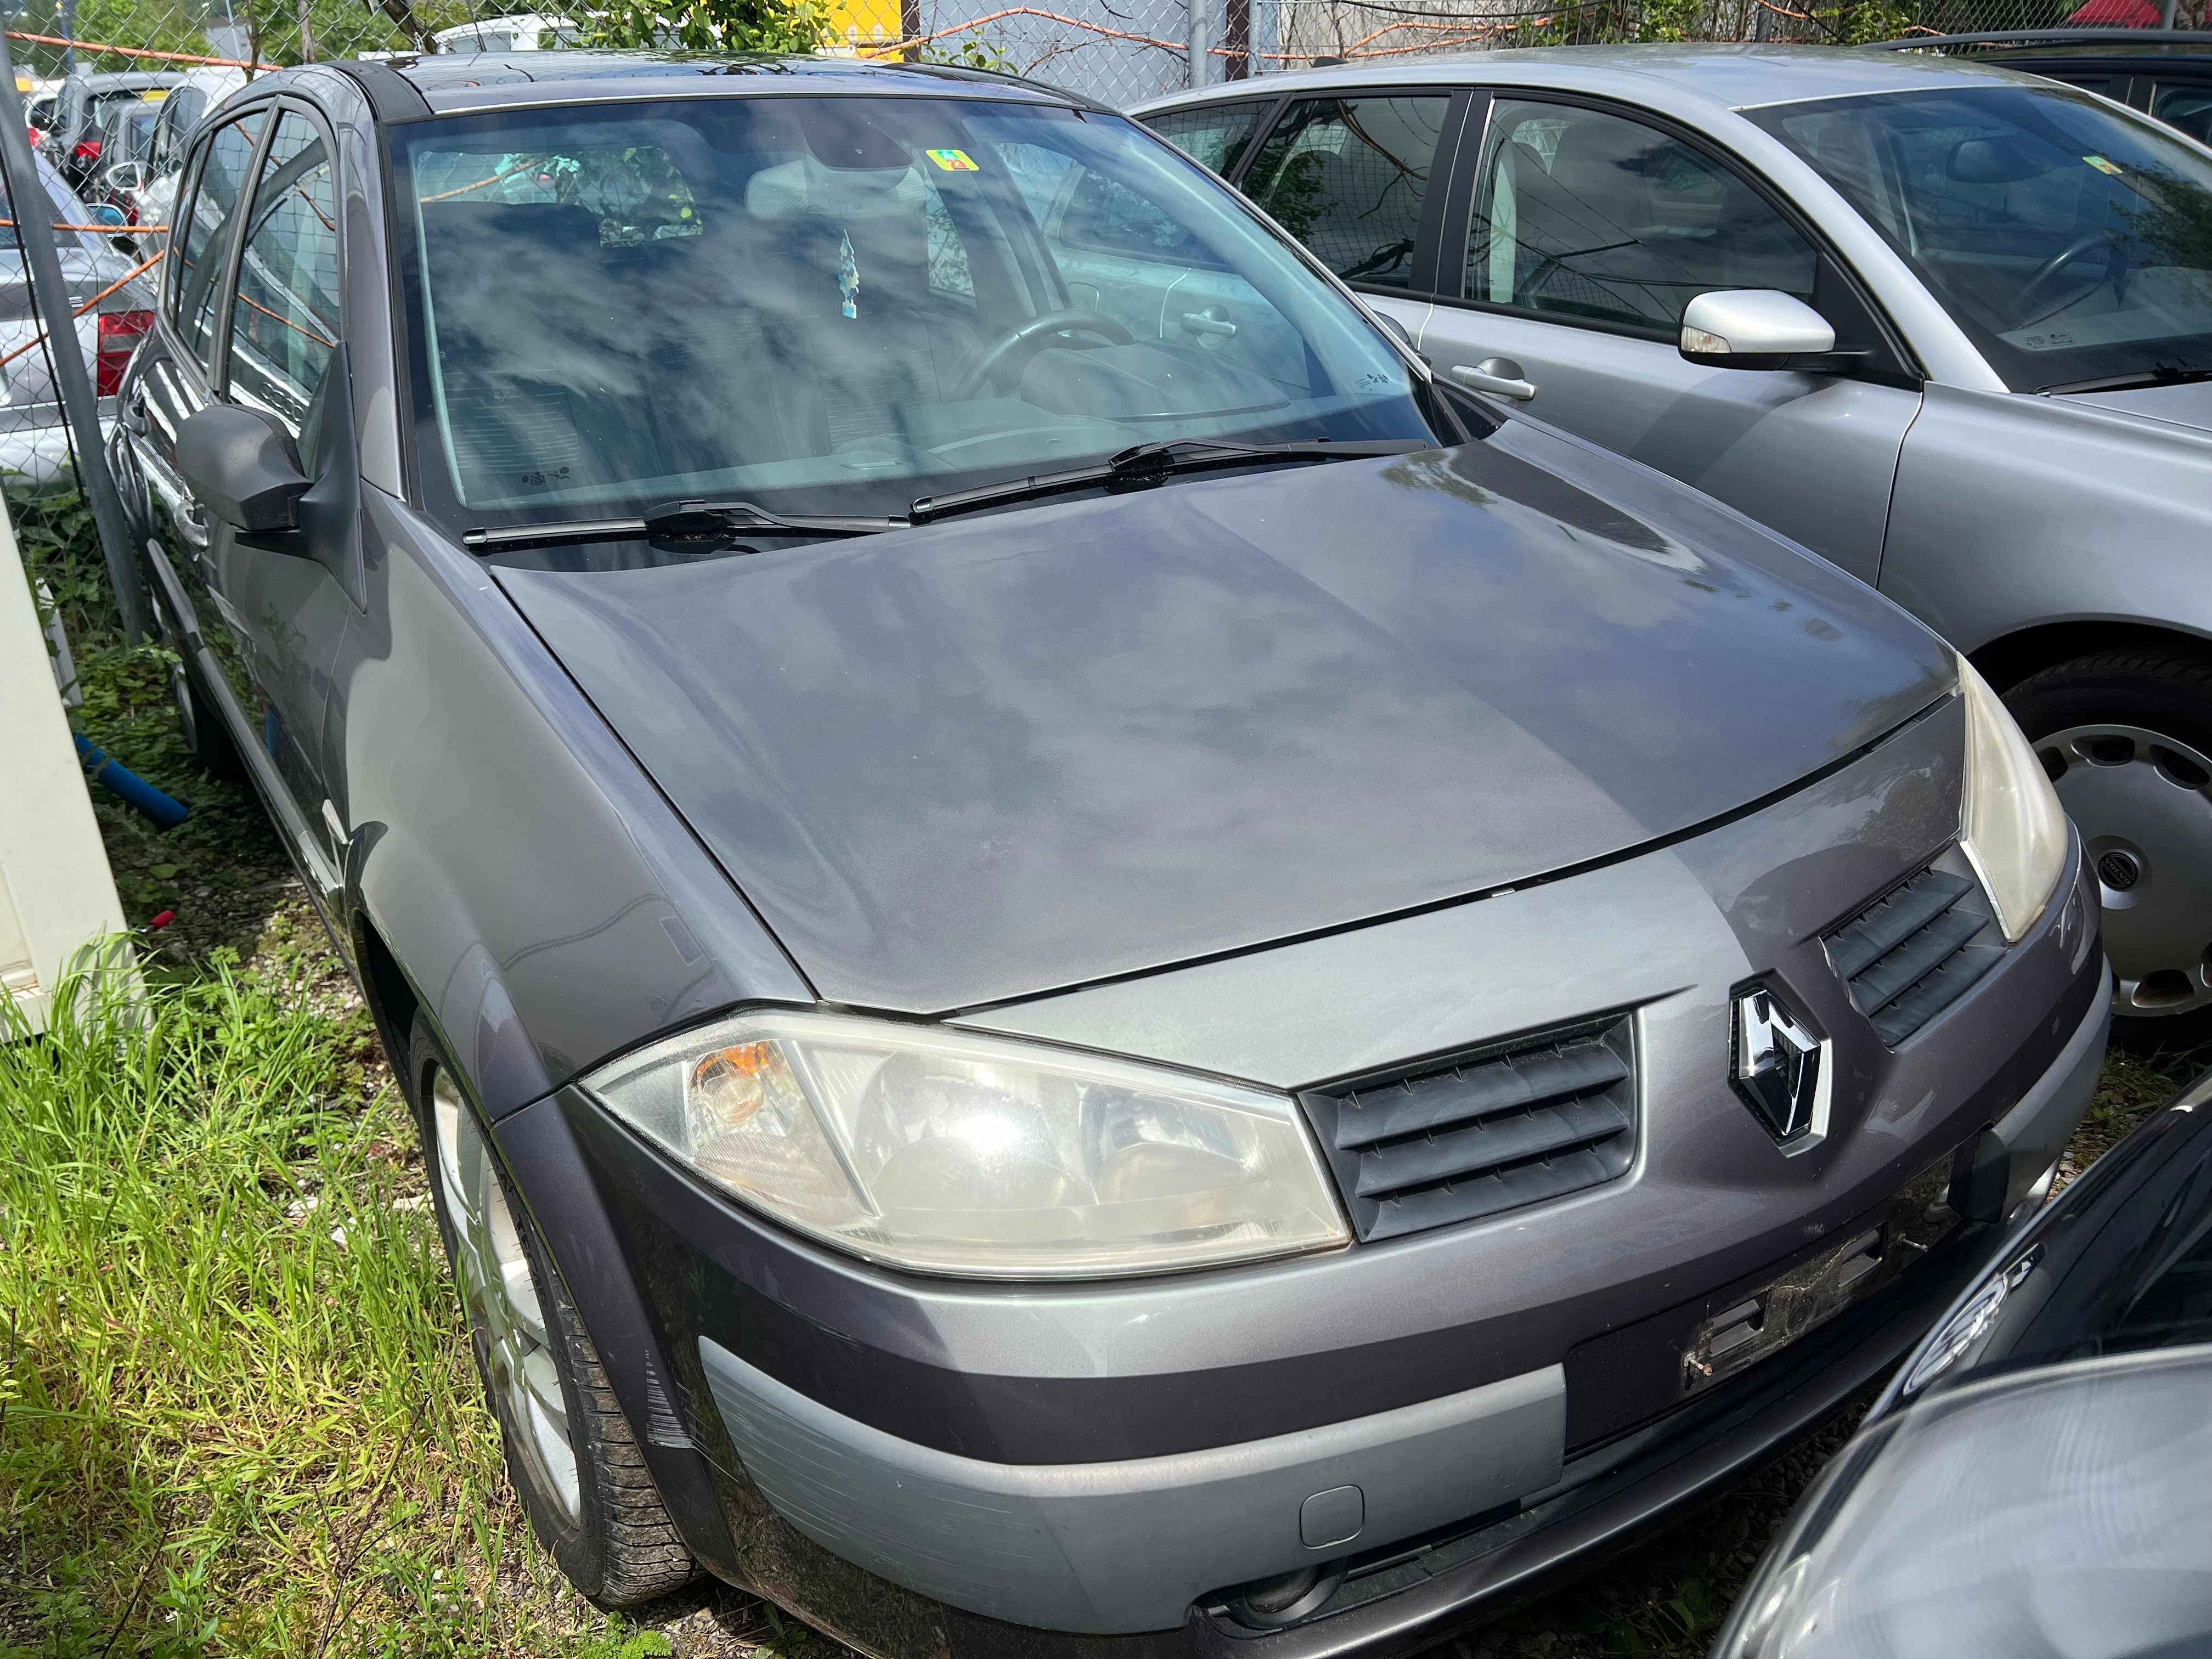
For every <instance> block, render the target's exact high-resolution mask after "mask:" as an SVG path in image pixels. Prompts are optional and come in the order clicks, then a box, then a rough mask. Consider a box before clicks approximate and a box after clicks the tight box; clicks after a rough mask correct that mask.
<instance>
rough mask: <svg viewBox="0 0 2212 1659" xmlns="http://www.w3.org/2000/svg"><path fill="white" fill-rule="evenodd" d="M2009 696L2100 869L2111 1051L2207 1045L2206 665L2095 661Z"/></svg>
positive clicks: (2162, 655) (2211, 816)
mask: <svg viewBox="0 0 2212 1659" xmlns="http://www.w3.org/2000/svg"><path fill="white" fill-rule="evenodd" d="M2004 700H2005V706H2006V707H2007V708H2009V709H2011V711H2012V714H2013V718H2014V719H2015V720H2018V721H2019V722H2020V726H2021V731H2022V732H2025V733H2027V739H2028V741H2029V743H2030V744H2033V746H2034V749H2035V752H2036V754H2037V756H2038V757H2039V758H2040V759H2041V760H2042V762H2043V769H2044V770H2045V772H2047V773H2049V774H2050V775H2051V784H2052V787H2055V788H2056V789H2057V792H2058V799H2059V800H2060V802H2061V803H2063V805H2064V806H2065V808H2066V811H2067V813H2068V815H2069V817H2072V818H2073V820H2074V823H2075V828H2076V829H2079V830H2080V831H2081V844H2082V850H2083V853H2084V854H2085V856H2086V857H2087V859H2088V861H2089V865H2090V867H2091V868H2092V869H2093V870H2094V871H2095V872H2097V880H2098V884H2099V886H2100V891H2101V896H2102V897H2103V900H2104V907H2105V954H2106V956H2107V957H2110V958H2111V961H2112V975H2113V978H2114V979H2115V980H2116V981H2117V982H2118V989H2117V990H2116V992H2115V993H2114V999H2115V1000H2114V1002H2113V1006H2112V1012H2113V1016H2114V1018H2113V1023H2112V1038H2113V1041H2115V1042H2118V1043H2121V1044H2123V1045H2124V1046H2126V1047H2128V1048H2136V1049H2139V1050H2140V1049H2151V1048H2193V1047H2195V1046H2196V1045H2197V1044H2198V1043H2200V1042H2206V1041H2207V1040H2212V660H2205V659H2199V658H2196V657H2192V656H2186V655H2183V654H2181V653H2175V652H2169V651H2158V650H2121V651H2101V652H2098V653H2094V654H2093V655H2090V656H2086V657H2077V658H2075V659H2074V660H2073V661H2071V662H2064V663H2060V664H2058V665H2057V666H2056V667H2052V668H2046V669H2045V670H2044V671H2042V672H2041V673H2039V674H2035V675H2032V676H2030V677H2029V678H2027V679H2025V680H2022V681H2021V683H2020V684H2018V685H2015V686H2014V687H2013V688H2012V690H2009V691H2008V692H2006V693H2005V699H2004Z"/></svg>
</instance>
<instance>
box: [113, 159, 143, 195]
mask: <svg viewBox="0 0 2212 1659" xmlns="http://www.w3.org/2000/svg"><path fill="white" fill-rule="evenodd" d="M145 184H146V169H145V168H144V167H143V166H142V165H140V164H139V163H138V162H137V161H118V162H117V163H116V164H115V165H114V166H113V167H110V168H108V170H107V187H108V189H110V190H112V191H124V192H128V191H134V190H142V189H143V188H144V187H145Z"/></svg>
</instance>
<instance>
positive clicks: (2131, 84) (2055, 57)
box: [1881, 29, 2212, 144]
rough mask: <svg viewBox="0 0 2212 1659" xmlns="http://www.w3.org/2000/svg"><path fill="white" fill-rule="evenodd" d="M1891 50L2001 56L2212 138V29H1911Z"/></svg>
mask: <svg viewBox="0 0 2212 1659" xmlns="http://www.w3.org/2000/svg"><path fill="white" fill-rule="evenodd" d="M1881 44H1882V45H1883V46H1886V47H1887V48H1888V49H1889V50H1890V51H1893V52H1926V53H1937V54H1941V55H1942V56H1943V57H1946V58H1971V59H1972V61H1973V62H1975V63H1978V64H2005V65H2007V66H2008V67H2010V68H2013V69H2018V70H2027V71H2028V72H2030V73H2031V74H2034V75H2043V76H2049V77H2050V78H2051V79H2052V80H2054V81H2063V82H2065V83H2066V84H2067V85H2069V86H2072V87H2079V88H2081V89H2082V91H2084V92H2094V93H2100V94H2103V95H2104V96H2105V97H2107V98H2110V99H2113V100H2116V101H2118V102H2119V103H2123V104H2127V105H2130V106H2133V107H2135V108H2136V109H2139V110H2142V111H2143V112H2145V113H2146V114H2148V115H2150V116H2153V117H2154V118H2156V119H2158V120H2160V121H2163V122H2165V123H2166V125H2168V126H2170V127H2172V129H2173V130H2174V131H2177V132H2179V133H2183V134H2185V135H2186V136H2187V137H2191V138H2194V139H2195V140H2196V141H2197V143H2200V144H2212V33H2207V32H2204V31H2201V30H2200V31H2197V32H2193V33H2192V32H2188V31H2180V30H2175V31H2167V30H2158V31H2151V30H2147V29H2041V30H2036V29H2019V30H2003V29H2001V30H1998V31H1997V32H1996V33H1992V34H1942V35H1936V36H1933V37H1930V36H1927V35H1920V36H1907V37H1906V38H1905V39H1904V40H1885V41H1883V42H1882V43H1881Z"/></svg>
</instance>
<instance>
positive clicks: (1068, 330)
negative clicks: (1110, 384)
mask: <svg viewBox="0 0 2212 1659" xmlns="http://www.w3.org/2000/svg"><path fill="white" fill-rule="evenodd" d="M1054 334H1096V335H1097V336H1098V337H1100V338H1101V339H1103V340H1108V341H1110V342H1111V343H1114V344H1115V345H1117V346H1124V345H1127V344H1129V343H1131V342H1132V341H1133V340H1134V339H1135V338H1136V336H1135V335H1133V334H1132V333H1130V332H1129V331H1128V330H1127V329H1126V328H1124V327H1122V326H1121V324H1119V323H1117V322H1115V320H1114V319H1112V318H1111V317H1102V316H1100V315H1099V314H1098V313H1097V312H1095V311H1048V312H1046V313H1044V314H1043V315H1042V317H1032V318H1030V319H1029V321H1027V322H1025V323H1022V324H1019V325H1017V326H1015V327H1013V328H1010V329H1008V330H1007V331H1006V332H1005V333H1003V334H1001V335H1000V336H999V337H998V338H997V339H995V340H994V341H992V342H991V343H990V344H988V345H987V346H985V347H984V348H983V349H982V352H981V355H980V356H977V358H976V359H975V362H972V363H970V364H969V366H968V372H967V373H966V374H963V375H962V376H961V377H960V384H959V385H957V386H955V387H953V389H952V394H951V401H952V402H954V403H958V402H959V401H960V400H961V399H962V398H972V397H974V396H975V393H976V392H978V391H979V390H980V389H981V387H982V386H983V384H984V383H985V382H986V381H987V380H990V379H991V378H992V377H993V376H994V375H995V374H997V373H998V372H999V366H1000V364H1001V363H1003V362H1006V359H1007V358H1008V357H1010V356H1012V355H1013V354H1014V353H1015V352H1017V351H1019V350H1021V349H1023V348H1024V347H1025V346H1030V345H1033V344H1036V343H1039V342H1042V341H1043V340H1045V339H1046V338H1048V337H1050V336H1052V335H1054Z"/></svg>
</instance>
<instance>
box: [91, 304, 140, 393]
mask: <svg viewBox="0 0 2212 1659" xmlns="http://www.w3.org/2000/svg"><path fill="white" fill-rule="evenodd" d="M153 326H154V313H152V312H150V311H103V312H102V313H100V350H99V353H98V355H97V356H95V357H94V359H93V362H94V364H95V365H96V366H97V368H98V373H97V374H96V375H95V376H94V380H95V381H96V384H97V386H98V390H99V395H100V396H101V397H103V398H112V397H113V396H114V395H115V394H116V393H117V392H120V391H122V390H123V371H124V369H125V368H127V367H129V365H130V362H131V353H132V352H134V351H136V350H137V349H138V339H139V337H140V336H141V335H143V334H144V333H145V331H147V330H148V329H149V328H151V327H153Z"/></svg>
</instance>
